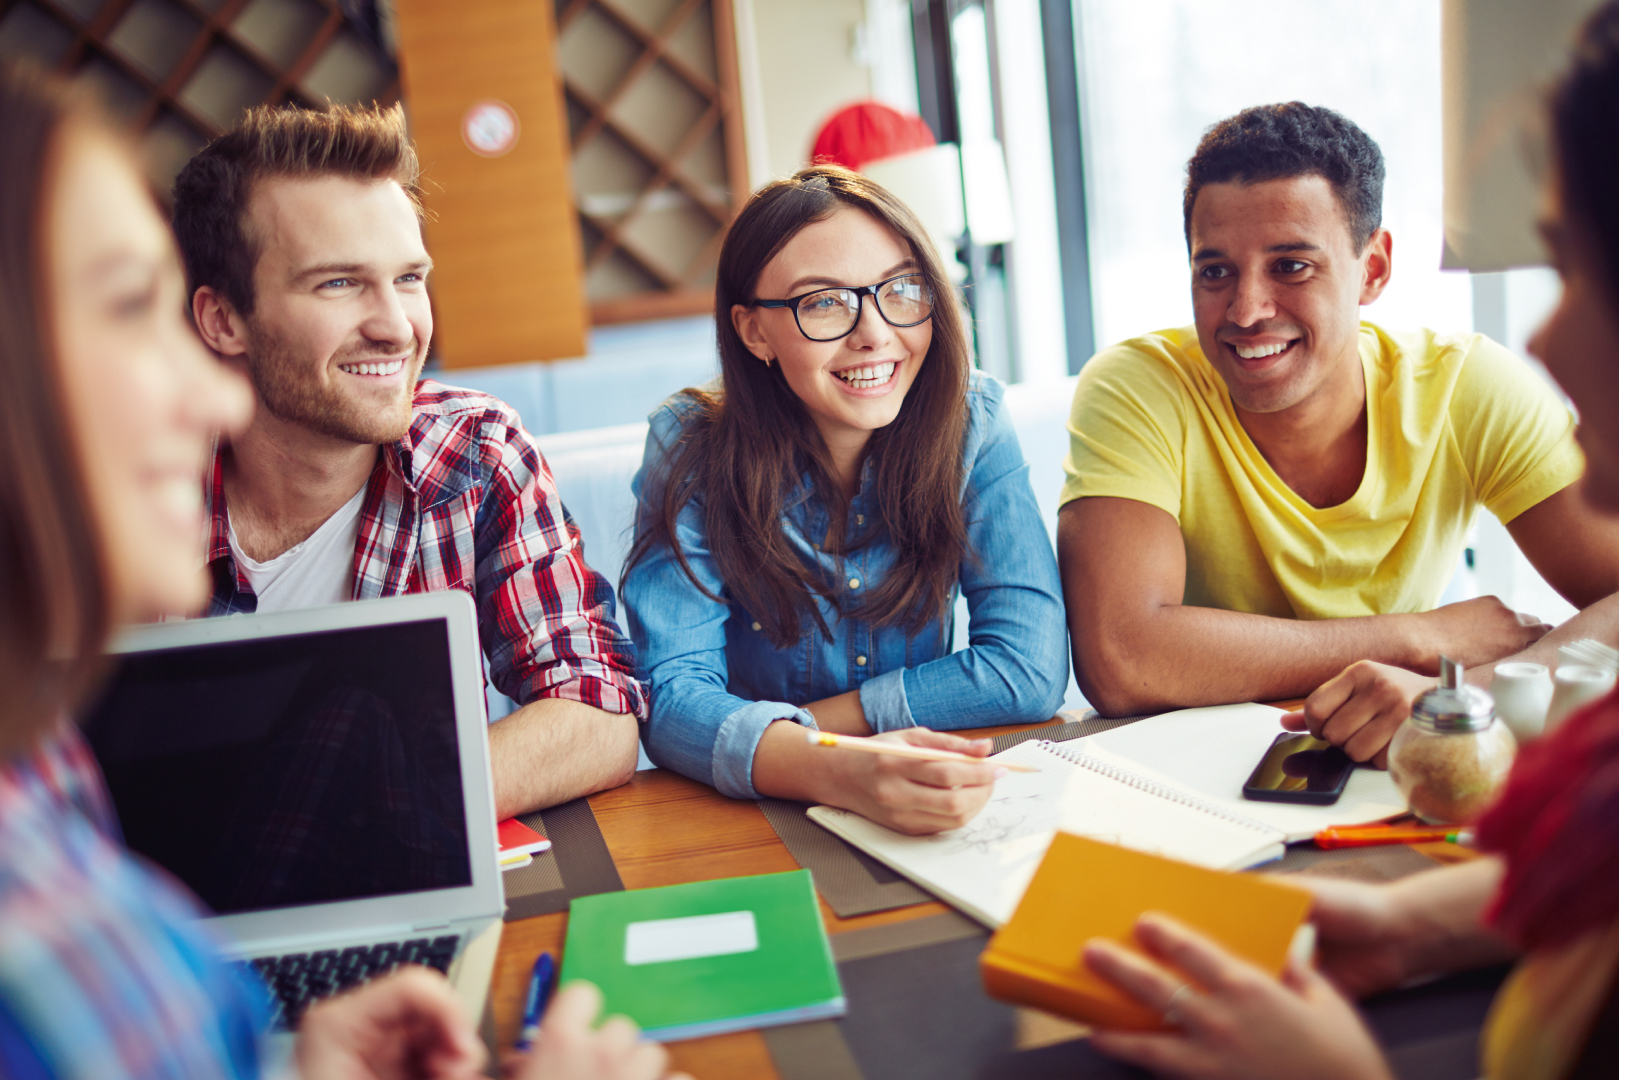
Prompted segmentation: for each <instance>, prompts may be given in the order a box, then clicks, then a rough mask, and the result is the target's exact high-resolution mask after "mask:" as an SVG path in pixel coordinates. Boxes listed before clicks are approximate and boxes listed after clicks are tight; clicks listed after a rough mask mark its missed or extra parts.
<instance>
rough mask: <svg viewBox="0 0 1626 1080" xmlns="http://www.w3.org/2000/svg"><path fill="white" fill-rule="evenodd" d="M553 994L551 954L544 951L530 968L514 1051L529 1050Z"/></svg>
mask: <svg viewBox="0 0 1626 1080" xmlns="http://www.w3.org/2000/svg"><path fill="white" fill-rule="evenodd" d="M552 993H553V954H552V953H550V952H548V951H547V950H546V949H544V950H542V954H541V955H540V956H538V957H537V958H536V964H535V966H534V967H532V968H531V986H530V989H528V990H526V991H525V1019H524V1021H523V1022H522V1023H521V1024H520V1028H519V1042H517V1043H515V1044H514V1049H516V1050H519V1051H521V1052H523V1051H526V1050H529V1049H530V1048H531V1040H533V1039H535V1038H536V1035H537V1032H538V1031H539V1030H540V1029H541V1026H542V1014H543V1013H545V1012H547V1011H548V997H549V996H550V995H551V994H552Z"/></svg>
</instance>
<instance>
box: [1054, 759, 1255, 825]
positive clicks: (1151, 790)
mask: <svg viewBox="0 0 1626 1080" xmlns="http://www.w3.org/2000/svg"><path fill="white" fill-rule="evenodd" d="M1038 744H1039V749H1041V750H1047V751H1049V752H1050V753H1052V754H1055V755H1056V756H1057V757H1059V758H1061V759H1062V760H1063V761H1067V762H1070V763H1071V764H1073V765H1077V766H1078V767H1079V768H1081V769H1089V770H1090V771H1091V772H1097V773H1100V774H1101V775H1102V776H1105V777H1107V778H1108V779H1111V780H1116V781H1118V783H1120V784H1124V785H1126V786H1128V787H1132V788H1134V789H1136V790H1137V791H1144V792H1146V793H1147V794H1148V795H1156V796H1157V797H1158V798H1160V799H1167V800H1169V801H1170V802H1174V803H1179V804H1180V805H1181V806H1189V807H1190V808H1191V809H1193V810H1201V811H1202V812H1203V813H1205V814H1212V815H1213V816H1215V817H1217V818H1221V819H1223V820H1225V821H1229V822H1232V823H1234V824H1237V825H1243V826H1246V827H1247V828H1250V829H1257V830H1259V831H1260V832H1266V833H1270V834H1271V835H1272V836H1280V835H1281V833H1282V830H1280V829H1278V828H1276V826H1274V825H1268V824H1266V823H1265V822H1263V821H1260V820H1259V819H1258V818H1251V817H1249V816H1247V815H1246V814H1239V813H1237V812H1236V811H1235V810H1227V809H1226V808H1225V807H1223V806H1215V805H1214V804H1213V803H1211V802H1205V801H1204V800H1202V799H1199V798H1197V797H1196V796H1194V795H1188V794H1186V793H1185V792H1184V791H1177V790H1175V789H1174V788H1171V787H1165V786H1164V785H1162V784H1159V783H1158V782H1157V781H1155V780H1148V779H1147V778H1146V777H1144V776H1142V775H1140V773H1136V772H1130V771H1129V770H1128V769H1121V768H1119V767H1118V766H1116V765H1113V764H1111V763H1110V762H1106V761H1102V760H1101V759H1100V758H1096V757H1091V756H1090V755H1088V754H1085V753H1081V752H1079V751H1077V750H1069V749H1064V748H1063V747H1062V746H1061V745H1060V744H1059V743H1054V742H1051V741H1050V740H1049V739H1040V740H1038Z"/></svg>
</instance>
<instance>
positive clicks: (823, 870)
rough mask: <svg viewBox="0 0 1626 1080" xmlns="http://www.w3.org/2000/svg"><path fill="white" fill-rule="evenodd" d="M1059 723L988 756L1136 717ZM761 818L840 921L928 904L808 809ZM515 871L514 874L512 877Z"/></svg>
mask: <svg viewBox="0 0 1626 1080" xmlns="http://www.w3.org/2000/svg"><path fill="white" fill-rule="evenodd" d="M1060 715H1061V717H1062V720H1063V722H1062V723H1060V724H1049V725H1046V726H1045V727H1042V728H1038V729H1035V730H1033V731H1013V732H1010V733H1009V734H1006V735H999V736H996V737H995V739H994V753H996V754H997V753H999V752H1001V751H1003V750H1009V749H1010V748H1011V747H1013V746H1015V745H1017V744H1018V743H1023V742H1028V741H1029V740H1032V739H1050V740H1052V741H1054V742H1063V741H1065V740H1067V739H1081V738H1083V737H1084V736H1086V735H1095V734H1098V733H1100V732H1103V731H1111V730H1112V729H1113V728H1116V727H1122V726H1123V725H1125V724H1130V723H1133V722H1134V721H1136V720H1143V719H1145V717H1141V716H1127V717H1123V718H1121V719H1116V720H1107V719H1103V718H1102V717H1100V716H1098V715H1096V713H1095V712H1094V711H1093V710H1091V711H1087V712H1072V713H1062V714H1060ZM759 805H760V806H761V807H762V813H763V816H764V817H766V818H767V819H768V824H770V825H772V826H773V830H774V832H776V833H778V834H779V839H780V840H782V841H784V844H785V847H786V848H788V849H789V850H790V854H791V857H792V858H793V859H795V860H796V863H797V865H798V866H801V867H803V868H805V869H807V870H809V871H811V872H812V874H813V885H814V887H815V888H817V889H818V890H819V895H820V896H822V897H824V900H825V903H827V904H829V905H830V910H832V911H834V912H835V913H836V914H837V915H839V916H840V917H841V918H843V919H850V918H852V917H853V916H854V915H868V914H870V913H872V912H876V911H890V910H892V909H893V908H900V907H908V906H909V905H910V904H919V903H923V902H925V901H927V900H930V899H931V894H930V893H928V892H926V891H925V890H924V889H921V888H919V887H918V886H916V885H915V884H913V883H912V882H910V881H909V880H908V879H907V878H905V877H904V876H903V875H901V874H899V873H897V872H896V871H894V870H893V869H892V868H891V867H889V866H887V865H885V864H884V863H881V862H879V861H877V860H876V859H873V858H871V857H870V856H868V855H866V854H865V853H864V852H862V851H859V850H858V849H857V848H855V847H853V846H852V845H851V844H849V843H847V842H846V841H845V840H843V839H841V838H840V837H839V836H836V835H835V834H834V833H832V832H829V831H828V830H826V829H823V828H821V827H820V826H818V825H816V824H814V822H813V821H812V819H810V818H809V817H808V816H807V808H808V806H809V804H808V803H800V802H792V801H790V800H788V799H763V800H761V802H760V803H759ZM518 872H519V871H515V873H518Z"/></svg>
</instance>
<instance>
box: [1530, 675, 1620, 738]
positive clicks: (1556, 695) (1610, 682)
mask: <svg viewBox="0 0 1626 1080" xmlns="http://www.w3.org/2000/svg"><path fill="white" fill-rule="evenodd" d="M1614 685H1615V676H1614V674H1613V673H1612V672H1608V671H1605V670H1604V669H1603V668H1597V667H1586V666H1585V665H1582V664H1565V665H1564V666H1563V667H1561V668H1559V669H1558V670H1557V671H1555V672H1553V703H1552V705H1551V706H1549V707H1548V709H1547V728H1548V730H1551V729H1553V728H1555V727H1557V726H1558V725H1559V724H1561V723H1563V722H1564V720H1565V719H1566V718H1567V717H1568V716H1569V715H1570V713H1572V712H1574V711H1575V710H1576V709H1579V708H1580V707H1581V706H1582V705H1585V704H1587V703H1588V702H1592V701H1596V700H1598V699H1599V698H1601V697H1603V696H1604V695H1605V694H1607V693H1608V692H1609V688H1610V687H1612V686H1614Z"/></svg>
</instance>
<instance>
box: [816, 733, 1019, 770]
mask: <svg viewBox="0 0 1626 1080" xmlns="http://www.w3.org/2000/svg"><path fill="white" fill-rule="evenodd" d="M807 741H808V742H810V743H812V744H813V745H814V746H834V747H846V748H847V749H848V750H862V751H864V753H866V754H882V755H885V756H886V757H906V758H914V759H915V760H917V761H969V762H972V763H976V762H980V761H987V760H988V759H987V758H980V757H972V756H971V755H970V754H959V753H955V752H954V751H953V750H934V749H932V748H931V747H929V746H910V745H909V744H908V743H896V742H881V741H879V740H877V739H858V738H854V737H853V736H851V735H833V734H831V733H830V732H828V731H809V732H808V733H807ZM997 764H998V765H999V766H1000V767H1001V768H1004V769H1009V770H1010V771H1011V772H1038V771H1039V770H1038V769H1035V768H1031V767H1029V766H1027V765H1016V764H1014V763H1011V762H1008V761H1001V762H998V763H997Z"/></svg>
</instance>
